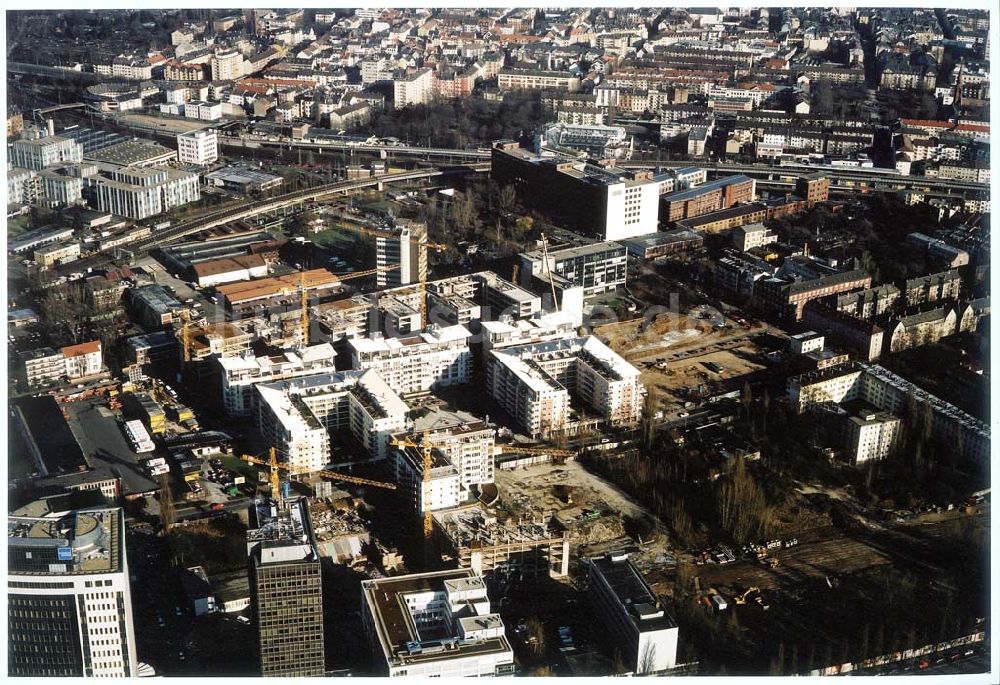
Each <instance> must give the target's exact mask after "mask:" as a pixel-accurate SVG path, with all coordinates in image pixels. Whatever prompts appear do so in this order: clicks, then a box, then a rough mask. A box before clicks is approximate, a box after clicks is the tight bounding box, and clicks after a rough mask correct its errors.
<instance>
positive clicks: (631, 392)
mask: <svg viewBox="0 0 1000 685" xmlns="http://www.w3.org/2000/svg"><path fill="white" fill-rule="evenodd" d="M489 354H490V360H489V362H488V363H489V364H492V366H493V369H492V371H491V372H488V373H489V376H490V378H491V382H490V385H489V390H490V393H491V394H492V395H493V398H494V399H496V400H497V402H499V403H500V405H501V406H502V407H503V408H504V409H505V410H506V411H507V412H508V413H509V414H510V415H511V416H512V417H513V418H514V419H515V420H516V421H517V422H518V423H519V424H521V426H522V427H523V428H524V429H525V431H526V432H527V433H528V435H530V436H532V437H539V436H546V435H550V434H552V433H558V432H562V431H564V430H566V429H568V428H570V427H571V426H570V425H569V408H570V393H571V392H572V394H573V395H574V396H575V397H576V398H577V399H579V400H580V401H581V403H582V404H583V405H585V406H586V407H587V408H588V409H590V410H592V411H594V412H596V413H597V414H598V415H599V416H600V417H601V418H602V419H603V420H604V421H605V422H606V423H607V424H609V425H627V424H632V423H635V422H637V421H638V420H639V418H640V416H641V414H642V384H641V383H640V382H639V371H638V370H637V369H636V368H635V367H634V366H632V365H631V364H629V363H628V362H627V361H625V360H624V359H622V358H621V356H619V355H618V354H616V353H615V352H614V351H612V350H611V349H610V348H609V347H608V346H607V345H605V344H604V343H602V342H601V341H600V340H598V339H597V338H596V337H594V336H586V337H582V338H567V339H564V340H555V341H551V342H544V343H537V344H533V345H519V346H513V347H506V348H503V349H500V350H492V351H491V352H490V353H489Z"/></svg>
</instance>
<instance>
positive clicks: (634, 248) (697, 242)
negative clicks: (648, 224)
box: [622, 228, 705, 261]
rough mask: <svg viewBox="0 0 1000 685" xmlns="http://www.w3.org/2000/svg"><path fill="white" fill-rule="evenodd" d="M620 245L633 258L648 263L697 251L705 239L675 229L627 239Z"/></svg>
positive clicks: (702, 245)
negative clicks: (652, 260)
mask: <svg viewBox="0 0 1000 685" xmlns="http://www.w3.org/2000/svg"><path fill="white" fill-rule="evenodd" d="M622 244H623V245H624V246H625V249H627V250H628V253H629V254H630V255H632V256H633V257H636V258H637V259H642V260H644V261H648V260H651V259H659V258H661V257H670V256H672V255H677V254H683V253H685V252H693V251H695V250H699V249H701V248H702V247H704V245H705V238H704V237H703V236H702V235H701V234H699V233H695V232H694V231H691V230H688V229H686V228H677V229H673V230H670V231H659V232H657V233H651V234H649V235H641V236H638V237H635V238H629V239H628V240H623V241H622Z"/></svg>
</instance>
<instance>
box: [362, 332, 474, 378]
mask: <svg viewBox="0 0 1000 685" xmlns="http://www.w3.org/2000/svg"><path fill="white" fill-rule="evenodd" d="M471 337H472V333H471V332H469V329H468V328H466V327H465V326H462V325H455V326H445V327H439V326H429V327H428V328H427V330H425V331H423V332H421V333H416V334H413V335H408V336H404V337H401V338H386V337H375V338H354V339H352V340H349V341H348V342H347V344H348V347H350V350H351V368H353V369H374V370H376V371H378V372H379V375H381V376H382V378H384V379H385V381H386V383H388V384H389V387H391V388H392V389H393V390H395V391H396V392H398V393H400V394H401V395H412V394H416V393H424V392H428V391H429V390H431V389H432V388H434V387H440V386H448V385H460V384H464V383H468V382H469V381H470V380H471V377H472V366H473V365H472V361H473V359H472V352H471V350H470V349H469V339H470V338H471Z"/></svg>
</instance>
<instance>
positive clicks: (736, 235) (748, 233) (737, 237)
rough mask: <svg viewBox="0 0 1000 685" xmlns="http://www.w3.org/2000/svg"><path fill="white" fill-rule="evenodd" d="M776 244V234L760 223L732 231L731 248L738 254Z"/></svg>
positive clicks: (738, 227)
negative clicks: (738, 252)
mask: <svg viewBox="0 0 1000 685" xmlns="http://www.w3.org/2000/svg"><path fill="white" fill-rule="evenodd" d="M776 242H778V234H777V233H775V232H773V231H772V230H771V229H769V228H768V227H767V226H765V225H764V224H761V223H756V224H747V225H746V226H737V227H736V229H735V230H734V231H733V246H734V247H735V248H736V249H737V250H739V251H740V252H746V251H747V250H752V249H753V248H755V247H761V246H763V245H770V244H772V243H776Z"/></svg>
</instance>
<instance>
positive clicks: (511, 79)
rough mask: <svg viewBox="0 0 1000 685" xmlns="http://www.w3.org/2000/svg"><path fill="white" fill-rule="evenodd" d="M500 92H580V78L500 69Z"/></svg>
mask: <svg viewBox="0 0 1000 685" xmlns="http://www.w3.org/2000/svg"><path fill="white" fill-rule="evenodd" d="M497 85H498V86H499V88H500V90H565V91H568V92H570V93H575V92H576V91H578V90H580V77H579V76H575V75H573V74H570V73H568V72H561V71H538V70H532V69H501V70H500V73H499V74H498V76H497Z"/></svg>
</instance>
